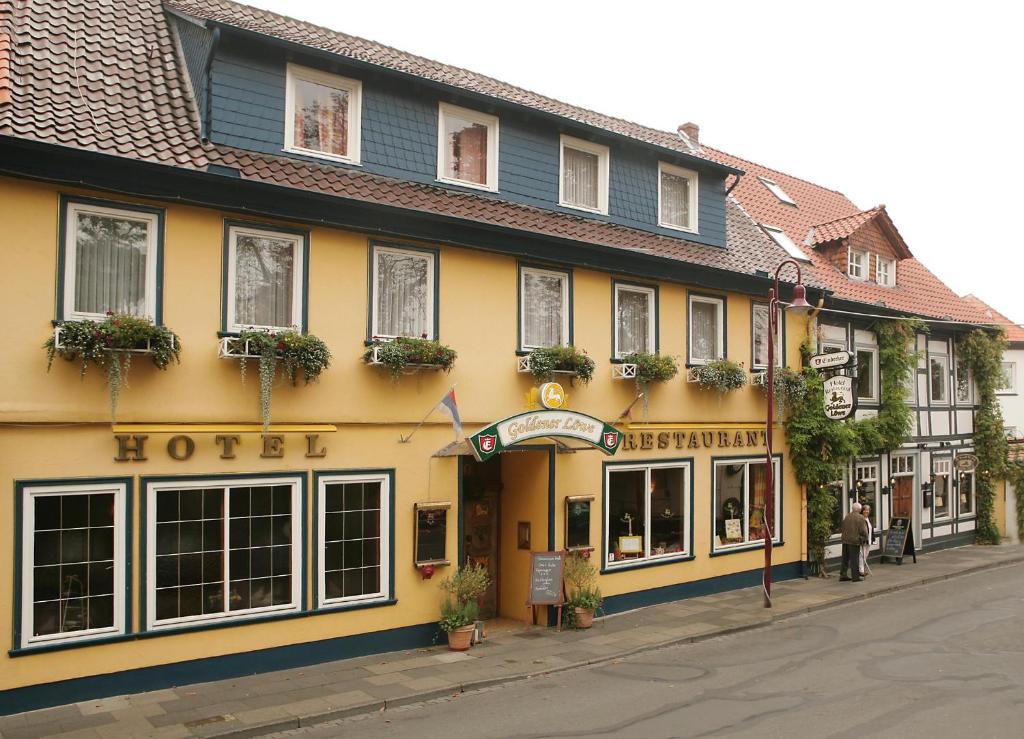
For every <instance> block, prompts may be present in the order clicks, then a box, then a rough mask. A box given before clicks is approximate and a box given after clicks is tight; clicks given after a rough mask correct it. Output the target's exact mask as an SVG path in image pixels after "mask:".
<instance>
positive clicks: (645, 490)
mask: <svg viewBox="0 0 1024 739" xmlns="http://www.w3.org/2000/svg"><path fill="white" fill-rule="evenodd" d="M689 475H690V466H689V464H679V463H672V464H651V465H628V466H627V465H610V466H608V467H607V468H606V478H605V496H606V499H605V507H604V509H605V512H606V516H607V520H606V521H605V530H606V531H607V552H606V560H607V565H608V567H617V566H626V565H628V564H630V563H636V562H642V561H649V560H657V559H661V558H665V559H671V558H679V557H682V556H685V555H687V554H688V551H689V534H690V531H689V527H690V518H689V510H688V506H689V499H690V487H689Z"/></svg>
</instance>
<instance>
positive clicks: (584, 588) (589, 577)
mask: <svg viewBox="0 0 1024 739" xmlns="http://www.w3.org/2000/svg"><path fill="white" fill-rule="evenodd" d="M564 576H565V581H566V582H567V583H569V585H570V593H569V598H568V600H567V601H566V609H565V611H566V615H567V617H568V619H569V623H570V624H571V625H573V626H575V627H576V628H577V629H589V628H590V627H591V626H593V625H594V611H596V610H597V609H598V608H600V607H601V603H602V602H603V601H602V598H601V590H600V589H599V588H598V587H597V585H596V582H597V569H596V568H595V567H594V565H592V564H591V563H590V550H580V551H576V552H570V554H569V556H568V557H566V558H565V571H564Z"/></svg>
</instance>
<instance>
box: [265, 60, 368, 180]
mask: <svg viewBox="0 0 1024 739" xmlns="http://www.w3.org/2000/svg"><path fill="white" fill-rule="evenodd" d="M286 80H287V87H286V93H285V133H284V146H285V149H287V150H288V151H294V152H297V153H299V154H308V155H311V156H317V157H325V158H328V159H337V160H339V161H343V162H350V163H353V164H358V163H359V126H360V109H361V103H360V98H361V96H362V89H363V86H362V83H361V82H359V81H358V80H351V79H348V78H346V77H339V76H338V75H336V74H329V73H327V72H322V71H320V70H317V69H309V68H308V67H300V66H298V65H296V64H289V65H288V71H287V78H286Z"/></svg>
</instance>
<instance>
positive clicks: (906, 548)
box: [881, 516, 917, 565]
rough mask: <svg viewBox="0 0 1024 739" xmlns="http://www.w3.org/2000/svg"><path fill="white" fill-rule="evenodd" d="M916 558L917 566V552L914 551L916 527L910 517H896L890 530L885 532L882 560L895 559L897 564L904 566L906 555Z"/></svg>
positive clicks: (890, 522)
mask: <svg viewBox="0 0 1024 739" xmlns="http://www.w3.org/2000/svg"><path fill="white" fill-rule="evenodd" d="M908 554H909V555H910V556H911V557H913V558H914V564H917V552H916V551H915V549H914V527H913V526H911V525H910V517H909V516H894V517H893V518H892V520H891V521H889V530H888V531H886V532H885V541H884V543H883V545H882V559H881V561H882V562H883V563H884V562H885V560H886V559H895V560H896V564H898V565H901V564H903V558H904V557H905V556H906V555H908Z"/></svg>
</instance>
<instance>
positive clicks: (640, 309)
mask: <svg viewBox="0 0 1024 739" xmlns="http://www.w3.org/2000/svg"><path fill="white" fill-rule="evenodd" d="M656 300H657V293H656V292H655V290H654V288H653V287H642V286H640V285H625V284H621V283H617V284H616V285H615V357H616V358H617V359H621V358H622V357H625V356H626V355H628V354H634V353H645V354H653V353H654V351H655V341H654V327H655V316H656V311H657V306H656V304H655V301H656Z"/></svg>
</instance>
